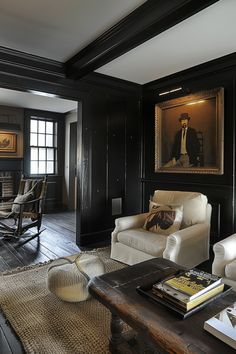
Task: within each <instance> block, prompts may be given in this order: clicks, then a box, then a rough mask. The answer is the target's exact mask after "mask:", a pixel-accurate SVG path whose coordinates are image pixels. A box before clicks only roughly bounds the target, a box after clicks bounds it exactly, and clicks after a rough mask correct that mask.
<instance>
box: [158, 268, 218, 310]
mask: <svg viewBox="0 0 236 354" xmlns="http://www.w3.org/2000/svg"><path fill="white" fill-rule="evenodd" d="M223 289H224V284H223V283H222V279H221V278H219V277H217V276H215V275H212V274H210V273H207V272H203V271H200V270H198V269H190V270H188V271H185V272H181V273H179V274H177V275H175V276H173V277H171V278H168V279H164V280H163V281H161V282H158V283H155V284H153V286H152V293H153V294H154V295H155V296H158V297H159V298H162V299H163V300H165V301H166V302H167V303H171V304H173V305H175V306H176V307H178V308H179V309H181V310H183V311H189V310H191V309H193V308H194V307H196V306H198V305H200V304H202V303H203V302H204V301H207V300H209V299H210V298H212V297H214V296H216V295H217V294H219V293H221V292H222V291H223Z"/></svg>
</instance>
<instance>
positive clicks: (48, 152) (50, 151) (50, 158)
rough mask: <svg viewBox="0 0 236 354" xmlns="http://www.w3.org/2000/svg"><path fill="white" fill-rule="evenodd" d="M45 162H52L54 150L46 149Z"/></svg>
mask: <svg viewBox="0 0 236 354" xmlns="http://www.w3.org/2000/svg"><path fill="white" fill-rule="evenodd" d="M47 160H54V149H47Z"/></svg>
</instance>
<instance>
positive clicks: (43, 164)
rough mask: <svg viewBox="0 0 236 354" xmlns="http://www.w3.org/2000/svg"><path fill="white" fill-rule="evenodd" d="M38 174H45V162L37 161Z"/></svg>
mask: <svg viewBox="0 0 236 354" xmlns="http://www.w3.org/2000/svg"><path fill="white" fill-rule="evenodd" d="M39 173H46V162H45V161H39Z"/></svg>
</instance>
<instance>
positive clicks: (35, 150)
mask: <svg viewBox="0 0 236 354" xmlns="http://www.w3.org/2000/svg"><path fill="white" fill-rule="evenodd" d="M55 173H57V122H55V121H52V120H46V119H43V118H38V117H31V118H30V174H32V175H38V174H40V175H41V174H55Z"/></svg>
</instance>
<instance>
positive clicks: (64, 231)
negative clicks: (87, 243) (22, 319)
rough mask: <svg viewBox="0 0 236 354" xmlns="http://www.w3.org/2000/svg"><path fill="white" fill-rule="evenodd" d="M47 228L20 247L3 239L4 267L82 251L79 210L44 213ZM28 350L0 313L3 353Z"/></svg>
mask: <svg viewBox="0 0 236 354" xmlns="http://www.w3.org/2000/svg"><path fill="white" fill-rule="evenodd" d="M43 227H45V231H43V232H42V233H41V235H40V242H39V241H38V240H37V239H34V240H31V241H29V242H28V243H26V244H25V245H24V246H21V247H16V243H14V242H12V241H11V242H6V241H3V240H1V239H0V271H5V270H10V269H13V268H16V267H22V266H27V265H32V264H37V263H39V262H46V261H49V260H50V259H55V258H58V257H63V256H67V255H71V254H75V253H77V252H80V249H79V247H78V246H77V245H76V243H75V240H76V235H75V231H76V224H75V213H74V212H65V213H57V214H48V215H44V216H43ZM22 353H24V351H23V349H22V346H21V344H20V342H19V341H18V339H17V337H16V336H15V334H14V332H13V330H12V329H11V327H10V326H9V324H8V323H7V321H6V319H5V318H4V316H3V314H2V313H0V354H22Z"/></svg>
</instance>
